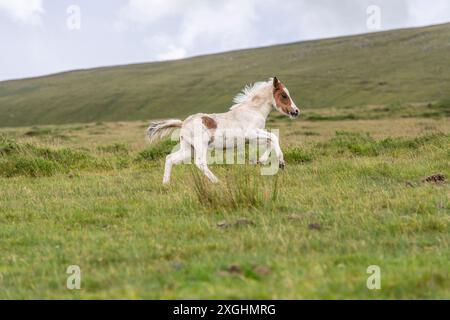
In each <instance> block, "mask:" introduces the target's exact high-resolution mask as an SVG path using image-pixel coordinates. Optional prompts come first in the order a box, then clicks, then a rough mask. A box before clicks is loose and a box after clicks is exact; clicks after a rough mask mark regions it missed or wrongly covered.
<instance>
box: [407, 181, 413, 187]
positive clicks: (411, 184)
mask: <svg viewBox="0 0 450 320" xmlns="http://www.w3.org/2000/svg"><path fill="white" fill-rule="evenodd" d="M405 185H406V186H407V187H408V188H414V184H413V183H412V182H411V181H406V183H405Z"/></svg>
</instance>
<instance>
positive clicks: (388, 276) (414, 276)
mask: <svg viewBox="0 0 450 320" xmlns="http://www.w3.org/2000/svg"><path fill="white" fill-rule="evenodd" d="M449 37H450V25H449V24H446V25H440V26H434V27H427V28H418V29H410V30H398V31H392V32H384V33H379V34H370V35H362V36H354V37H345V38H339V39H329V40H321V41H311V42H304V43H296V44H291V45H283V46H275V47H269V48H262V49H253V50H244V51H237V52H230V53H225V54H219V55H210V56H205V57H198V58H193V59H187V60H182V61H173V62H164V63H153V64H142V65H131V66H122V67H114V68H102V69H95V70H84V71H76V72H69V73H64V74H60V75H53V76H48V77H42V78H36V79H27V80H20V81H9V82H2V83H0V126H1V127H0V253H1V254H0V298H4V299H5V298H6V299H12V298H15V299H38V298H45V299H49V298H58V299H90V298H118V299H119V298H131V299H139V298H152V299H172V298H173V299H197V298H208V299H226V298H230V299H302V298H308V299H318V298H325V299H337V298H344V299H355V298H365V299H406V298H413V299H420V298H425V299H434V298H438V299H449V298H450V247H449V246H450V184H449V179H450V161H449V159H450V122H449V115H450V114H449V111H450V103H449V97H450V91H449V90H450V89H449V88H450V78H449V76H448V75H449V74H450V72H449V71H450V70H449V66H450V60H449V59H450V56H449V55H448V39H449ZM273 57H277V59H274V58H273ZM275 72H276V73H277V75H278V76H279V77H281V79H282V80H284V81H285V82H286V83H287V85H288V87H289V88H290V89H291V92H292V94H293V96H294V98H295V100H296V101H297V104H298V105H300V106H302V107H303V108H302V111H304V112H303V115H302V118H301V120H300V121H289V120H288V119H287V118H286V117H285V116H282V115H280V114H277V113H274V114H273V115H271V116H270V117H269V119H268V121H267V123H268V127H269V128H277V129H280V138H281V142H282V149H283V151H284V154H285V160H286V170H285V171H280V172H279V173H278V174H277V175H276V176H261V175H260V169H261V167H260V166H252V165H248V164H246V165H236V166H226V165H214V166H211V170H212V171H213V172H214V173H215V174H216V175H217V176H218V177H219V178H220V180H221V182H220V183H219V184H217V185H211V184H210V183H209V182H208V181H207V180H206V179H205V178H204V177H203V176H202V175H200V174H199V172H198V170H197V169H196V168H195V166H193V165H183V166H177V167H175V168H174V170H173V176H172V177H173V181H172V184H171V185H169V186H163V185H162V184H161V180H162V174H163V169H164V157H165V155H166V154H167V153H169V152H171V150H173V148H174V147H175V144H174V143H173V142H171V141H168V140H166V141H162V142H160V143H158V144H155V145H151V146H148V145H147V144H146V142H145V139H144V136H145V130H146V127H147V125H148V124H147V121H143V120H144V119H146V118H165V117H176V118H182V117H183V116H186V115H189V114H192V113H195V112H200V111H202V112H217V111H223V110H226V109H227V108H228V106H229V105H230V101H231V98H232V97H233V95H234V94H236V93H237V91H238V90H239V89H241V87H242V86H243V84H244V83H247V82H253V81H255V80H261V79H265V78H267V77H269V76H272V75H273V74H274V73H275ZM125 120H139V121H135V122H131V121H127V122H126V121H125ZM117 121H122V122H117ZM43 124H55V125H43ZM436 174H440V175H443V176H444V177H445V178H446V181H444V182H440V181H438V179H435V180H436V181H435V182H433V179H428V180H429V181H431V182H426V181H427V179H425V178H427V177H429V176H432V175H436ZM441 180H442V179H441ZM71 265H78V266H79V267H80V268H81V275H82V279H81V287H82V289H81V290H80V291H77V290H75V291H71V290H68V289H67V288H66V280H67V277H68V274H66V270H67V268H68V267H69V266H71ZM370 265H378V266H380V268H381V275H382V279H381V286H382V289H381V290H379V291H371V290H368V289H367V288H366V280H367V277H368V276H369V275H368V274H367V273H366V270H367V267H368V266H370Z"/></svg>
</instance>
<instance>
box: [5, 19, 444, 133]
mask: <svg viewBox="0 0 450 320" xmlns="http://www.w3.org/2000/svg"><path fill="white" fill-rule="evenodd" d="M449 38H450V24H444V25H438V26H432V27H426V28H417V29H407V30H396V31H389V32H382V33H374V34H367V35H359V36H352V37H344V38H337V39H328V40H320V41H308V42H301V43H294V44H289V45H281V46H273V47H267V48H261V49H251V50H243V51H236V52H229V53H223V54H216V55H209V56H203V57H197V58H192V59H187V60H181V61H172V62H161V63H148V64H138V65H128V66H119V67H110V68H100V69H92V70H81V71H74V72H69V73H63V74H58V75H52V76H47V77H41V78H35V79H26V80H19V81H8V82H2V83H0V126H30V125H42V124H61V123H80V122H96V121H125V120H142V119H150V118H152V119H155V118H168V117H176V118H182V117H185V116H188V115H191V114H193V113H196V112H221V111H225V110H227V109H228V108H229V107H230V105H231V100H232V98H233V96H234V95H236V94H237V93H238V91H239V90H241V89H242V87H243V86H244V84H246V83H252V82H255V81H261V80H265V79H267V78H269V77H271V76H273V75H275V74H276V75H277V76H279V77H280V79H281V80H283V81H284V82H285V83H286V84H287V86H288V87H289V89H290V91H291V93H292V95H293V97H294V99H295V100H296V102H297V104H298V105H299V106H300V107H301V108H302V109H303V110H306V111H307V114H306V116H307V118H309V119H311V120H328V121H329V120H346V119H347V120H352V119H355V117H357V118H359V117H360V116H364V118H366V119H367V118H371V119H374V118H378V119H379V118H382V117H383V116H386V115H388V114H390V115H392V116H396V117H398V116H408V112H405V111H404V110H403V111H398V106H400V107H402V106H409V103H411V102H421V103H423V104H424V107H422V108H418V107H414V108H413V109H415V110H416V109H418V110H416V111H414V112H413V113H412V114H411V115H412V116H416V115H417V114H418V113H419V114H421V117H422V116H423V117H442V116H443V114H445V115H447V116H448V112H449V105H448V103H447V104H445V105H441V104H440V103H439V101H447V102H448V99H449V97H450V76H449V75H450V55H449V54H448V39H449ZM274 57H276V59H275V58H274ZM428 104H430V105H431V106H432V107H431V108H427V107H426V106H427V105H428ZM372 105H381V106H382V107H381V108H378V109H377V111H374V110H372V111H370V112H369V113H368V114H365V115H361V114H359V115H358V114H355V112H356V113H360V112H359V111H357V109H358V108H360V107H364V106H372ZM331 107H333V108H337V109H338V110H337V111H339V112H335V113H334V114H333V115H325V114H322V110H323V109H326V108H331ZM441 107H442V108H441ZM348 108H353V110H352V111H351V112H350V111H349V110H348ZM419 109H420V110H419ZM380 113H381V115H380ZM38 134H42V133H38Z"/></svg>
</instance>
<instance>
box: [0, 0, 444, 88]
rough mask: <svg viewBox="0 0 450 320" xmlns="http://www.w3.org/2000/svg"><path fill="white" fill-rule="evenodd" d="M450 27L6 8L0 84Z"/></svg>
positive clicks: (374, 0) (282, 6)
mask: <svg viewBox="0 0 450 320" xmlns="http://www.w3.org/2000/svg"><path fill="white" fill-rule="evenodd" d="M73 5H75V7H73ZM373 5H376V6H378V7H379V9H380V15H379V17H380V20H379V21H380V25H379V26H380V28H381V29H377V23H376V21H378V20H373V19H377V17H378V13H377V12H378V11H377V10H376V9H375V11H373V10H374V9H373V7H371V6H373ZM368 8H369V11H368ZM78 9H79V10H78ZM78 13H79V14H78ZM374 21H375V23H374ZM449 21H450V0H433V1H430V0H339V1H336V0H0V80H5V79H13V78H23V77H30V76H37V75H43V74H49V73H55V72H60V71H65V70H72V69H80V68H91V67H97V66H105V65H118V64H126V63H135V62H147V61H160V60H169V59H180V58H184V57H190V56H195V55H199V54H206V53H213V52H222V51H228V50H233V49H240V48H248V47H259V46H267V45H273V44H279V43H287V42H294V41H301V40H309V39H317V38H326V37H335V36H340V35H348V34H356V33H366V32H373V31H379V30H388V29H393V28H405V27H413V26H423V25H430V24H436V23H443V22H449Z"/></svg>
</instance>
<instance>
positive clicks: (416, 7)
mask: <svg viewBox="0 0 450 320" xmlns="http://www.w3.org/2000/svg"><path fill="white" fill-rule="evenodd" d="M407 6H408V13H409V24H412V25H427V24H436V23H443V22H448V21H449V20H450V1H448V0H434V1H432V2H429V1H422V0H412V1H408V3H407Z"/></svg>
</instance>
